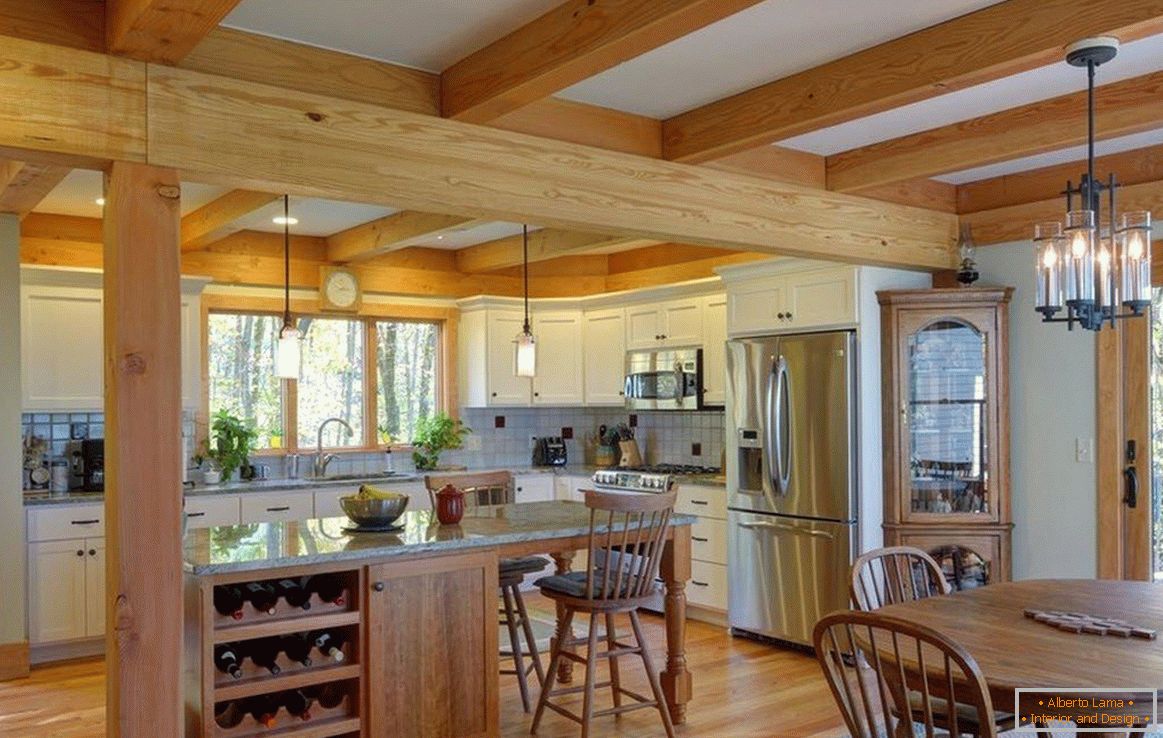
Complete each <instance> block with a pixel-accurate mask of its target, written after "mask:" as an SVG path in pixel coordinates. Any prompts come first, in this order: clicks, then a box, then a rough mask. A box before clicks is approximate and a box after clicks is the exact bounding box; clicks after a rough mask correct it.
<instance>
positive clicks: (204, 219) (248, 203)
mask: <svg viewBox="0 0 1163 738" xmlns="http://www.w3.org/2000/svg"><path fill="white" fill-rule="evenodd" d="M280 198H281V195H274V194H271V193H269V192H255V191H253V190H231V191H230V192H227V193H226V194H225V195H223V196H222V197H219V198H218V199H216V200H214V201H212V202H208V203H206V204H205V205H203V206H202V207H200V208H198V209H197V210H194V211H193V212H191V213H187V214H186V215H184V216H182V251H198V250H199V249H204V248H206V247H207V246H209V245H210V244H212V243H214V242H215V241H219V240H221V239H223V238H226V237H227V236H229V235H230V234H232V233H237V232H238V231H240V230H242V228H241V227H240V226H239V225H238V221H239V220H241V219H242V218H244V217H246V216H247V215H250V214H251V213H253V212H254V211H256V210H258V209H259V208H263V207H266V206H267V205H270V204H271V203H272V202H275V201H276V200H278V199H280Z"/></svg>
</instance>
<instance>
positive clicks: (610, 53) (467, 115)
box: [440, 0, 758, 123]
mask: <svg viewBox="0 0 1163 738" xmlns="http://www.w3.org/2000/svg"><path fill="white" fill-rule="evenodd" d="M756 2H758V0H666V2H658V0H566V2H563V3H562V4H561V5H558V6H557V7H555V8H552V9H551V10H549V11H548V12H546V13H545V14H543V15H541V16H540V17H538V18H536V19H534V20H532V21H530V22H529V23H526V24H525V25H524V26H522V27H520V28H518V29H516V30H515V31H513V32H511V33H509V34H507V35H506V36H504V37H503V38H500V39H498V40H497V41H494V42H493V43H491V44H489V45H488V46H485V47H484V48H482V49H479V50H477V51H475V52H473V53H472V54H470V55H469V56H467V57H465V58H464V59H461V60H460V61H458V62H457V63H455V64H453V65H452V66H451V67H449V68H448V69H446V70H444V72H443V73H442V74H441V75H440V78H441V84H440V88H441V110H442V112H443V114H444V116H445V117H447V118H454V119H456V120H461V121H465V122H468V123H486V122H488V121H490V120H492V119H494V118H498V117H500V116H502V115H504V114H505V113H509V112H512V111H514V110H517V109H519V108H520V107H522V106H523V105H528V104H529V103H531V102H534V101H536V100H540V99H542V98H546V97H549V96H551V95H553V94H554V93H556V92H559V91H561V90H564V89H565V88H567V87H569V86H571V85H573V84H575V83H577V82H581V81H582V80H585V79H588V78H589V77H592V76H594V75H596V74H599V73H601V72H604V71H605V70H607V69H610V68H611V67H614V66H616V65H618V64H620V63H622V62H624V61H627V60H628V59H633V58H634V57H636V56H639V55H640V54H643V53H645V52H647V51H650V50H651V49H655V48H657V47H659V46H662V45H663V44H665V43H668V42H670V41H673V40H675V39H677V38H680V37H682V36H685V35H687V34H689V33H692V32H694V31H696V30H698V29H700V28H702V27H703V26H706V25H709V24H711V23H714V22H715V21H717V20H721V19H723V18H726V17H727V16H729V15H731V14H733V13H736V12H738V11H740V10H743V9H744V8H747V7H750V6H752V5H754V4H755V3H756Z"/></svg>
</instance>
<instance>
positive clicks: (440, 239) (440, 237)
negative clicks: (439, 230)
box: [436, 236, 444, 241]
mask: <svg viewBox="0 0 1163 738" xmlns="http://www.w3.org/2000/svg"><path fill="white" fill-rule="evenodd" d="M436 240H437V241H443V240H444V236H437V237H436Z"/></svg>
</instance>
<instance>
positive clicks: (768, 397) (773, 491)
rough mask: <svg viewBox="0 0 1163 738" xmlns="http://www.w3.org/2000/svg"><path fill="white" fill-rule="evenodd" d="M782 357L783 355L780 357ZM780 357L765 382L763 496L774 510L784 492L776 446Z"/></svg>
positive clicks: (774, 361) (772, 366) (773, 361)
mask: <svg viewBox="0 0 1163 738" xmlns="http://www.w3.org/2000/svg"><path fill="white" fill-rule="evenodd" d="M780 358H782V357H780ZM780 358H776V359H773V360H772V362H771V371H769V372H768V373H767V380H766V382H765V384H764V392H763V415H764V418H763V449H762V452H763V460H764V462H766V463H767V473H766V474H762V475H761V477H762V479H763V496H764V497H766V498H767V504H768V505H771V509H772V510H778V509H779V508H778V507H777V506H776V504H775V495H778V494H783V490H781V489H780V488H779V481H778V480H779V476H780V473H779V471H778V470H777V468H776V467H777V466H778V465H779V457H778V456H777V453H778V449H777V448H776V445H775V444H776V438H775V413H776V404H777V402H778V400H777V392H778V391H779V390H778V388H777V386H776V385H777V383H778V379H777V377H778V376H779V362H780Z"/></svg>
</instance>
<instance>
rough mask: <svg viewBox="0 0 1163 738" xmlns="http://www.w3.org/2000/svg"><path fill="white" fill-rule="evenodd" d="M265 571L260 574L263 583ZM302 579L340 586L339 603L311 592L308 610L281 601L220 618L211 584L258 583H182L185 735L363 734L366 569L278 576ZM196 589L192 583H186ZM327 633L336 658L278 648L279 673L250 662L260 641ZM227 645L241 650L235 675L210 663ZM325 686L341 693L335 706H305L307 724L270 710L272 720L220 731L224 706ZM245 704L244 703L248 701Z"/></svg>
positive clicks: (240, 580) (231, 577)
mask: <svg viewBox="0 0 1163 738" xmlns="http://www.w3.org/2000/svg"><path fill="white" fill-rule="evenodd" d="M268 576H270V572H262V573H261V574H259V577H261V578H263V579H266V578H267V577H268ZM304 576H313V577H328V578H333V579H335V580H337V581H338V582H340V583H341V584H342V593H341V598H342V599H341V602H340V603H339V604H337V603H336V602H327V601H324V600H323V599H321V598H320V597H319V595H318V594H317V593H312V594H311V597H310V599H309V603H310V607H309V608H308V609H304V608H303V607H302V606H291V605H289V604H288V603H287V602H286V601H285V600H284V599H279V600H278V602H277V603H276V605H275V606H274V612H273V613H268V612H263V611H259V610H257V609H255V608H254V607H253V606H252V605H251V604H250V603H249V602H247V603H245V604H244V605H243V606H242V607H241V610H240V612H241V617H239V618H237V619H236V618H235V617H232V616H230V615H223V614H221V613H219V612H218V611H217V609H216V608H215V606H214V587H215V586H222V585H236V586H237V585H243V584H245V583H246V582H249V581H251V580H253V579H255V576H254V575H251V576H250V577H249V578H248V577H247V575H246V574H224V575H221V576H218V577H200V578H197V579H191V580H188V581H187V587H186V629H187V638H186V641H187V650H186V664H187V666H186V672H187V687H186V702H187V713H186V714H187V731H186V734H187V735H190V736H195V735H196V736H204V737H206V738H250V737H251V736H280V738H281V737H282V736H295V737H296V738H329V737H331V736H361V735H364V720H363V716H364V715H365V714H366V709H365V707H364V705H363V698H362V692H363V689H362V686H361V684H362V675H363V672H364V668H365V661H366V656H365V651H366V649H365V644H364V638H363V627H362V624H363V616H364V615H365V609H366V603H365V601H364V598H363V596H362V593H363V592H364V581H363V577H364V575H363V570H362V569H356V570H341V571H335V570H326V569H320V568H318V567H302V568H298V569H285V570H281V571H280V572H279V578H284V577H289V578H295V579H298V578H300V577H304ZM190 585H193V586H190ZM320 632H328V633H331V634H332V635H333V636H339V637H340V638H341V640H342V645H341V647H340V650H341V651H342V653H343V658H342V660H341V661H336V660H335V659H334V657H333V656H329V655H328V654H324V653H322V652H321V651H320V650H319V649H318V648H313V649H312V650H311V652H310V654H309V657H310V659H311V664H310V665H304V664H303V663H300V662H298V661H294V660H292V659H291V658H290V657H288V655H287V654H286V653H285V651H283V650H280V651H279V652H278V655H277V657H276V658H275V660H274V664H275V665H276V666H277V667H278V673H272V672H271V670H270V669H269V668H267V667H266V666H260V665H258V664H256V663H254V662H253V661H252V660H251V659H250V658H248V657H247V653H248V648H249V647H252V646H253V645H254V644H255V643H257V642H260V641H261V639H267V638H280V637H284V636H292V635H301V634H303V635H305V634H318V633H320ZM224 644H231V645H232V646H233V647H234V649H235V650H237V651H238V654H239V656H240V657H241V658H240V659H239V663H238V667H239V670H240V673H239V674H238V678H235V677H234V676H232V675H230V674H227V673H224V672H223V671H221V670H219V669H218V667H217V666H216V665H215V661H214V649H215V647H216V646H220V645H224ZM325 685H332V686H331V687H328V689H329V690H331V691H332V692H333V694H335V693H338V694H340V695H342V698H341V700H340V701H339V703H338V704H336V705H333V706H327V707H324V706H323V705H322V704H321V703H320V702H319V701H318V700H316V701H315V703H314V704H313V705H312V706H311V708H310V716H311V717H310V719H308V720H302V719H300V718H299V717H297V716H295V715H291V714H290V713H289V712H288V711H287V710H286V709H279V710H277V712H275V715H274V718H273V723H272V724H271V725H269V726H268V725H264V724H262V723H260V722H258V720H256V719H255V717H254V716H252V715H251V714H249V712H247V714H246V715H245V716H244V717H243V718H242V719H241V721H240V722H238V724H237V725H233V726H231V727H223V725H220V724H219V722H218V721H217V720H216V716H217V714H218V713H219V712H220V711H223V710H224V708H225V706H226V705H227V704H229V703H232V702H233V703H235V704H237V705H244V706H245V705H248V704H254V701H255V700H256V698H261V697H262V696H264V695H275V696H277V695H281V694H285V693H288V692H291V691H294V690H303V691H307V692H310V691H312V690H316V689H320V688H322V687H324V686H325ZM248 701H249V702H248Z"/></svg>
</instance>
